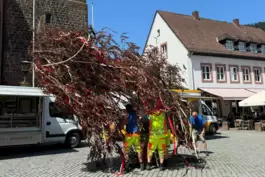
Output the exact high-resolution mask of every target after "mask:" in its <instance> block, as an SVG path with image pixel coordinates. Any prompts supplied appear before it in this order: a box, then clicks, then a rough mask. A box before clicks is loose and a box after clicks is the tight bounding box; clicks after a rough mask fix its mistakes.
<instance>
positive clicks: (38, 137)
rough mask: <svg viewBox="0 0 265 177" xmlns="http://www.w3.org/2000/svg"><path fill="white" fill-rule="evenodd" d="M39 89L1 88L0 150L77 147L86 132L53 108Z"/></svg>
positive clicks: (76, 121) (73, 120)
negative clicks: (60, 144)
mask: <svg viewBox="0 0 265 177" xmlns="http://www.w3.org/2000/svg"><path fill="white" fill-rule="evenodd" d="M54 101H55V97H52V96H48V95H46V94H44V93H43V91H42V90H41V89H40V88H32V87H21V86H0V146H14V145H31V144H32V145H33V144H44V143H46V144H57V143H65V144H67V145H69V146H70V147H73V148H74V147H77V146H79V144H80V142H81V140H82V139H85V138H86V128H83V127H82V126H81V125H80V121H79V120H78V119H77V117H76V116H74V115H72V114H69V113H67V111H62V110H61V109H58V107H56V106H55V104H54Z"/></svg>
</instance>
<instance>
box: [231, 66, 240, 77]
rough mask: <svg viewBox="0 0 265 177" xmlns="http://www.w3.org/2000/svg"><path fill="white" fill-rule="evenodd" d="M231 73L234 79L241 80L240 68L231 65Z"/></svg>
mask: <svg viewBox="0 0 265 177" xmlns="http://www.w3.org/2000/svg"><path fill="white" fill-rule="evenodd" d="M230 75H231V80H232V81H239V80H238V79H239V78H238V68H237V67H235V66H232V67H230Z"/></svg>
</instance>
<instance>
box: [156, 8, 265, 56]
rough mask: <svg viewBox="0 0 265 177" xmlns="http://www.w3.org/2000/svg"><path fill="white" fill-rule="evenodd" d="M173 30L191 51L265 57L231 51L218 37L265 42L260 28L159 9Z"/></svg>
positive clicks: (264, 36) (264, 35)
mask: <svg viewBox="0 0 265 177" xmlns="http://www.w3.org/2000/svg"><path fill="white" fill-rule="evenodd" d="M158 13H159V14H160V16H161V17H162V18H163V19H164V21H165V22H166V23H167V24H168V26H169V27H170V28H171V30H172V31H173V32H174V33H175V34H176V36H177V37H178V38H179V39H180V40H181V42H182V43H183V44H184V45H185V47H186V48H187V49H188V50H189V51H191V52H201V53H208V54H209V53H213V54H227V55H237V56H241V55H242V56H249V57H259V58H265V55H264V54H261V53H258V54H254V53H251V52H240V51H229V50H227V49H226V48H225V47H224V46H223V45H222V44H220V43H219V42H218V41H217V39H218V38H222V37H223V36H229V37H231V38H232V39H235V40H243V41H253V42H255V43H265V32H264V31H262V30H261V29H259V28H254V27H249V26H243V25H242V26H236V25H234V24H233V23H228V22H222V21H216V20H210V19H206V18H200V20H196V19H195V18H194V17H193V16H188V15H181V14H176V13H171V12H165V11H158Z"/></svg>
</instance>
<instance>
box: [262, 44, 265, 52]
mask: <svg viewBox="0 0 265 177" xmlns="http://www.w3.org/2000/svg"><path fill="white" fill-rule="evenodd" d="M261 53H263V54H265V45H261Z"/></svg>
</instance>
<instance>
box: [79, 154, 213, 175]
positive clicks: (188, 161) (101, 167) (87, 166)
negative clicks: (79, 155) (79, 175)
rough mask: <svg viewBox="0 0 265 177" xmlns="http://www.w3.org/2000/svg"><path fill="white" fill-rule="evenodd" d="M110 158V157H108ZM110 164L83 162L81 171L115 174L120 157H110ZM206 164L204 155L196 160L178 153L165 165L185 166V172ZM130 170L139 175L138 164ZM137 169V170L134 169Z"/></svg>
mask: <svg viewBox="0 0 265 177" xmlns="http://www.w3.org/2000/svg"><path fill="white" fill-rule="evenodd" d="M208 153H209V154H211V153H213V152H209V151H208ZM108 160H110V159H108ZM111 160H112V164H113V165H112V166H111V168H110V166H109V165H108V164H110V163H108V162H107V163H104V162H103V163H102V162H97V163H95V162H87V163H84V164H83V165H84V168H82V169H81V170H82V171H86V172H90V173H91V172H92V173H96V172H98V171H102V172H104V173H106V174H110V173H113V172H115V173H116V174H118V173H119V170H120V167H121V158H120V157H115V158H112V159H111ZM205 166H206V160H205V157H200V159H199V160H198V159H197V158H196V157H195V156H194V155H181V156H180V155H178V156H172V157H171V158H170V159H169V160H168V164H167V166H166V169H168V170H178V169H181V168H186V169H187V170H186V173H187V172H188V170H189V169H190V168H195V169H198V170H203V169H205ZM130 167H131V172H129V174H134V175H141V174H140V173H141V171H140V169H139V168H140V165H139V164H137V163H135V164H132V165H131V166H130ZM156 168H157V167H156V165H155V162H153V163H152V170H153V169H156ZM136 169H137V170H136Z"/></svg>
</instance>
